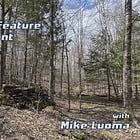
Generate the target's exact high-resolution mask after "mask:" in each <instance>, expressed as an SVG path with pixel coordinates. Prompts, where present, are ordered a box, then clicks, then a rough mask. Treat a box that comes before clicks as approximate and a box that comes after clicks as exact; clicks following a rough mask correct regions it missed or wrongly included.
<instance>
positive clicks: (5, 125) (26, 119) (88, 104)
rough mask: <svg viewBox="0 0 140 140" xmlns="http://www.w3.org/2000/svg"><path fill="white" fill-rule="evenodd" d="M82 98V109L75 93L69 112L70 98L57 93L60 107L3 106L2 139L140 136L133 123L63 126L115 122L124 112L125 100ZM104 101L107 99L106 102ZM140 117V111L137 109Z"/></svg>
mask: <svg viewBox="0 0 140 140" xmlns="http://www.w3.org/2000/svg"><path fill="white" fill-rule="evenodd" d="M94 99H95V100H92V98H91V97H87V96H85V97H83V98H82V109H81V110H80V111H79V101H78V99H76V98H75V97H73V99H72V101H71V108H72V109H71V110H70V112H68V111H67V110H68V101H67V98H63V99H62V98H59V97H55V102H56V107H55V108H54V107H53V106H48V107H46V108H45V109H43V110H42V111H39V112H37V111H36V110H34V109H31V110H19V109H17V108H13V107H9V106H3V105H2V106H0V140H139V139H140V129H138V128H135V127H133V126H132V125H130V128H129V129H127V130H92V129H91V128H88V129H87V130H83V131H80V130H71V131H70V130H60V124H61V122H62V121H63V120H75V121H80V122H86V123H88V124H89V126H90V127H91V122H92V121H93V120H96V122H98V123H100V122H105V123H109V122H113V118H112V115H113V114H114V113H121V112H122V113H123V112H124V109H123V108H122V107H121V104H120V105H119V104H118V103H115V102H114V101H112V102H111V101H110V102H109V101H107V100H105V99H104V98H102V99H101V97H98V96H97V97H96V98H95V97H94ZM103 101H104V102H103ZM136 112H137V114H136V116H137V117H138V118H139V117H140V114H139V113H140V111H139V110H137V111H136ZM117 121H120V122H124V123H125V122H129V120H128V119H120V120H117Z"/></svg>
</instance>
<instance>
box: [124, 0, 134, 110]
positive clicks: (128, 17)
mask: <svg viewBox="0 0 140 140" xmlns="http://www.w3.org/2000/svg"><path fill="white" fill-rule="evenodd" d="M131 21H132V0H125V41H124V42H125V43H124V52H123V100H124V107H125V108H126V109H127V110H128V111H131V109H132V77H131V69H132V68H131V32H132V22H131Z"/></svg>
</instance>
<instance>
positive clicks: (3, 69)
mask: <svg viewBox="0 0 140 140" xmlns="http://www.w3.org/2000/svg"><path fill="white" fill-rule="evenodd" d="M1 9H2V10H1V20H2V22H3V23H4V21H5V19H4V17H5V0H2V2H1ZM1 35H4V29H2V28H1ZM5 55H6V54H5V42H4V41H1V77H0V78H1V79H0V90H1V89H2V85H3V81H4V77H5V60H4V59H5Z"/></svg>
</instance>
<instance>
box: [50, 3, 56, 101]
mask: <svg viewBox="0 0 140 140" xmlns="http://www.w3.org/2000/svg"><path fill="white" fill-rule="evenodd" d="M54 6H55V3H54V0H51V8H50V23H51V27H50V41H51V43H50V87H49V94H50V95H49V96H50V99H51V101H52V102H53V103H54V93H55V66H54V57H55V46H54V45H55V44H54Z"/></svg>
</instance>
